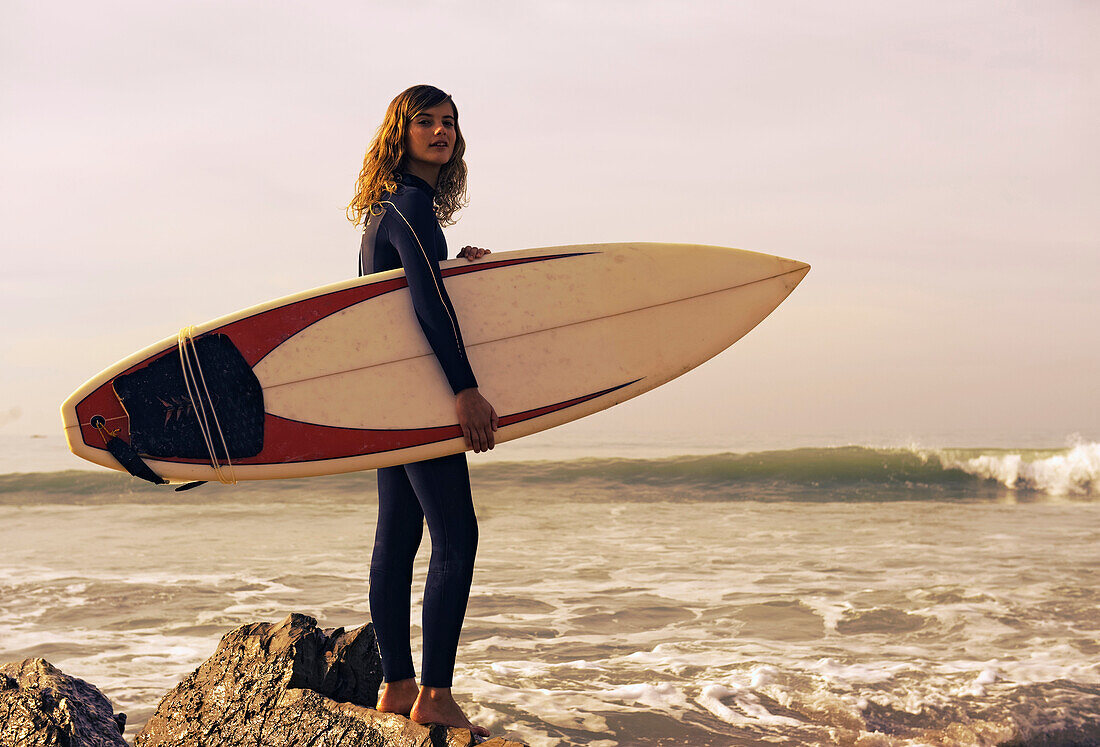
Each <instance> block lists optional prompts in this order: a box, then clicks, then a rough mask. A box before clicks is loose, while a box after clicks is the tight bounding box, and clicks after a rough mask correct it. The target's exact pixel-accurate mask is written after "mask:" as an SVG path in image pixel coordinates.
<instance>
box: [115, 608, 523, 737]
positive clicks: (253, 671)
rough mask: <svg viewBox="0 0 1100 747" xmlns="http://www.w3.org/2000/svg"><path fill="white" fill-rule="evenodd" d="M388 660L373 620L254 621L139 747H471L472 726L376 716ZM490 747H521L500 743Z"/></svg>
mask: <svg viewBox="0 0 1100 747" xmlns="http://www.w3.org/2000/svg"><path fill="white" fill-rule="evenodd" d="M381 682H382V664H381V661H380V660H379V658H378V652H377V649H376V646H375V641H374V628H373V626H371V625H370V624H367V625H364V626H363V627H361V628H357V629H356V630H353V631H350V632H345V631H344V630H343V629H342V628H337V629H336V630H333V631H322V630H320V629H319V628H318V627H317V621H316V620H314V619H313V618H312V617H307V616H305V615H298V614H292V615H290V616H289V617H287V618H286V619H285V620H283V621H282V622H281V623H279V624H278V625H274V624H272V623H254V624H252V625H245V626H242V627H240V628H237V629H236V630H234V631H232V632H230V633H228V634H226V635H225V637H224V638H222V640H221V643H220V644H219V645H218V649H217V650H216V651H215V652H214V655H213V656H211V657H210V658H209V659H208V660H207V661H206V662H205V663H203V664H202V666H200V667H199V668H198V669H196V670H195V671H194V672H192V673H191V675H189V676H188V677H187V678H186V679H185V680H184V681H183V682H181V683H180V684H179V685H177V686H176V687H175V688H173V689H172V691H171V692H169V693H168V694H167V695H166V696H164V698H163V699H162V700H161V702H160V704H159V705H158V706H157V710H156V713H154V714H153V717H152V718H151V719H150V720H149V722H148V723H147V724H146V725H145V728H143V729H142V730H141V732H140V733H139V734H138V735H137V738H136V739H135V741H134V745H135V747H215V746H219V747H220V746H224V747H236V745H245V744H247V745H253V746H255V747H286V746H287V745H311V747H336V746H337V745H340V746H341V747H353V746H356V747H359V746H362V747H368V746H369V747H375V746H377V747H439V746H440V745H447V747H467V745H470V744H472V743H473V740H472V738H471V736H470V732H469V731H468V730H466V729H445V728H443V727H432V728H431V729H429V728H428V727H425V726H421V725H420V724H416V723H413V722H411V721H409V720H408V719H406V718H404V717H402V716H399V715H397V714H390V713H379V712H378V711H375V710H373V706H374V704H375V703H376V702H377V699H378V687H379V685H380V684H381ZM483 744H485V745H487V746H488V747H520V745H519V743H517V742H509V741H507V740H504V739H494V740H490V741H488V742H484V743H483Z"/></svg>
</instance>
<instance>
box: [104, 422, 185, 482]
mask: <svg viewBox="0 0 1100 747" xmlns="http://www.w3.org/2000/svg"><path fill="white" fill-rule="evenodd" d="M92 427H93V428H95V429H96V430H97V431H99V435H101V436H103V441H104V445H105V446H106V447H107V451H109V452H110V453H111V456H113V457H114V458H115V459H117V460H118V463H119V464H121V465H122V467H123V469H125V470H126V471H127V472H129V473H130V474H131V475H133V476H134V477H140V478H141V479H142V480H148V481H149V482H151V483H153V484H154V485H167V484H168V481H167V480H165V479H164V478H163V477H161V476H160V475H158V474H157V473H156V472H154V471H153V470H152V468H151V467H150V466H149V465H148V464H146V463H145V462H144V461H143V460H142V458H141V457H140V456H138V453H137V452H136V451H134V448H133V447H132V446H130V444H128V443H126V442H125V441H123V440H122V439H121V438H119V437H118V436H116V435H115V434H114V433H112V432H111V431H109V430H107V424H106V422H105V421H104V419H103V418H102V417H99V416H96V417H94V418H92ZM116 433H117V431H116Z"/></svg>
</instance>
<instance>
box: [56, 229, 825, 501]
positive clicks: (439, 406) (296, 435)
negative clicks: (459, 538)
mask: <svg viewBox="0 0 1100 747" xmlns="http://www.w3.org/2000/svg"><path fill="white" fill-rule="evenodd" d="M441 268H442V271H443V275H444V278H445V284H446V287H447V292H448V294H449V295H450V298H451V300H452V302H453V304H454V307H455V311H456V313H457V315H458V319H459V323H460V325H461V329H462V336H463V339H464V341H465V344H466V350H467V354H468V357H469V359H470V363H471V365H472V367H473V370H474V373H475V375H476V376H477V378H478V382H479V386H480V390H481V392H482V394H484V395H485V397H486V398H487V399H488V400H489V401H490V402H491V403H492V404H493V405H494V407H495V408H496V411H497V413H498V414H499V415H500V429H499V430H498V431H497V434H496V438H497V441H498V442H505V441H509V440H511V439H514V438H519V437H521V436H526V435H529V434H531V433H535V432H538V431H542V430H545V429H547V428H551V427H553V426H556V425H560V424H562V423H566V422H569V421H572V420H576V419H577V418H580V417H584V416H586V415H590V414H592V413H594V412H597V411H599V410H603V409H605V408H607V407H610V406H612V405H614V404H617V403H619V402H623V401H624V400H627V399H630V398H631V397H635V396H637V395H639V394H641V393H643V392H646V391H648V390H650V389H653V388H654V387H657V386H660V385H661V384H663V383H665V382H667V381H669V380H670V379H673V378H675V377H677V376H679V375H680V374H683V373H684V372H686V371H689V370H691V369H692V368H694V367H696V366H698V365H699V364H701V363H703V362H704V361H706V360H708V359H709V358H711V357H713V356H715V355H717V354H718V353H720V352H721V351H723V350H725V349H726V348H727V347H728V346H730V345H731V344H733V343H734V342H735V341H737V340H738V339H739V338H741V337H742V336H743V335H744V334H745V333H746V332H748V331H749V330H751V329H752V328H753V327H755V326H756V325H757V324H758V323H759V322H760V321H761V320H762V319H764V318H765V317H766V316H767V315H768V314H769V313H771V311H772V310H773V309H774V308H775V307H776V306H778V305H779V303H780V302H782V301H783V299H785V298H786V297H787V295H788V294H790V292H791V291H792V290H793V289H794V288H795V286H796V285H798V283H799V282H800V281H801V280H802V278H803V277H804V276H805V275H806V273H807V272H808V271H809V265H807V264H805V263H803V262H798V261H795V260H790V259H783V258H780V257H773V256H770V255H766V254H758V253H754V252H747V251H742V250H737V249H727V248H722V247H712V246H695V245H683V244H650V243H624V244H592V245H582V246H562V247H550V248H543V249H528V250H523V251H515V252H504V253H494V254H490V255H488V256H486V257H484V258H482V259H480V260H477V261H474V262H468V261H466V260H464V259H459V260H450V261H447V262H443V263H441ZM193 335H194V339H195V340H196V342H197V343H198V347H197V348H196V350H197V351H198V353H199V357H200V361H199V363H200V367H201V372H202V373H203V374H204V375H205V377H206V378H207V379H209V381H208V382H207V383H208V384H209V385H210V386H211V387H213V388H214V389H215V391H212V392H209V393H208V394H205V395H204V394H196V393H195V391H194V390H192V391H191V392H190V394H189V393H188V391H187V390H186V388H181V387H180V386H179V382H178V381H177V379H179V377H180V376H181V374H180V373H178V370H179V369H180V368H181V366H182V361H181V359H180V355H179V352H178V348H177V338H175V337H172V338H168V339H165V340H163V341H161V342H159V343H157V344H155V345H152V346H150V347H148V348H146V349H144V350H142V351H141V352H139V353H136V354H134V355H132V356H130V357H128V358H126V359H124V360H123V361H120V362H119V363H117V364H116V365H114V366H112V367H110V368H109V369H107V370H106V371H104V372H102V373H101V374H99V375H98V376H96V377H94V378H93V379H91V380H90V381H89V382H88V383H86V384H85V385H84V386H82V387H81V388H80V389H78V390H77V391H76V392H75V393H74V394H73V395H72V396H71V397H70V398H69V399H68V400H67V401H66V402H65V404H64V405H63V406H62V417H63V421H64V425H65V432H66V435H67V438H68V441H69V446H70V448H71V449H72V451H73V453H75V454H77V455H78V456H81V457H83V458H85V459H88V460H90V461H92V462H95V463H97V464H101V465H104V466H107V467H112V468H114V469H121V467H120V465H119V464H118V462H117V461H115V458H114V457H113V456H112V455H111V454H110V453H108V452H107V451H106V448H105V441H106V439H105V437H104V433H103V431H104V430H107V431H108V432H111V433H115V435H116V436H117V437H118V438H121V439H124V440H126V441H132V442H133V445H134V447H135V448H136V449H137V450H138V451H139V452H141V453H142V456H143V459H144V461H145V462H146V463H147V464H148V465H149V466H150V467H151V468H152V469H153V470H154V471H155V472H156V473H157V474H159V475H160V476H162V477H164V478H167V479H170V480H209V479H212V478H213V477H214V470H213V468H212V466H211V459H210V457H209V454H208V451H209V450H208V449H207V448H199V447H198V446H196V445H195V444H197V443H198V439H199V437H198V436H197V435H196V434H201V432H202V430H201V429H200V428H199V426H198V425H197V423H198V422H199V418H198V415H199V414H200V411H205V410H206V409H209V410H210V411H211V412H212V413H213V414H215V415H216V416H217V417H218V418H219V420H224V421H225V422H222V423H220V427H221V429H222V431H224V436H225V438H226V441H227V443H228V448H229V451H230V452H231V453H230V455H229V456H230V458H229V459H226V458H225V454H224V453H223V448H222V447H221V445H220V444H221V442H220V441H218V440H217V438H214V441H215V444H216V446H217V448H215V452H216V453H215V456H216V457H218V459H219V462H220V463H221V464H226V462H232V474H233V477H234V478H235V479H238V480H261V479H274V478H285V477H305V476H310V475H321V474H332V473H337V472H350V471H354V470H362V469H373V468H377V467H382V466H388V465H393V464H404V463H407V462H410V461H417V460H421V459H428V458H433V457H438V456H443V455H445V454H451V453H457V452H460V451H462V450H464V449H465V443H464V441H463V439H462V438H461V433H460V431H459V429H458V426H457V421H456V417H455V410H454V395H453V394H452V392H451V390H450V388H449V387H448V385H447V381H446V379H445V378H444V376H443V372H442V370H441V368H440V366H439V363H438V361H437V360H436V358H435V356H434V355H433V353H432V351H431V349H430V348H429V347H428V344H427V341H426V339H425V337H424V335H423V333H422V331H421V329H420V326H419V323H418V322H417V319H416V316H415V314H414V312H413V308H412V303H411V300H410V296H409V293H408V288H407V285H406V283H405V279H404V273H403V272H402V271H400V270H394V271H390V272H382V273H377V274H375V275H369V276H366V277H363V278H359V279H356V280H349V281H345V282H341V283H335V284H333V285H328V286H325V287H322V288H317V289H314V290H310V291H306V292H304V293H299V294H296V295H294V296H289V297H286V298H281V299H278V300H275V301H271V302H269V303H265V304H261V305H259V306H255V307H253V308H250V309H246V310H244V311H240V312H237V313H235V314H230V315H228V316H226V317H222V318H220V319H216V320H214V321H211V322H207V323H206V324H202V325H199V326H198V327H196V328H195V329H194V332H193ZM203 356H208V360H204V359H202V357H203ZM219 372H220V373H219ZM219 376H220V378H219ZM196 381H197V380H196ZM210 381H213V382H214V383H213V384H210ZM218 387H221V388H220V389H218ZM257 387H258V389H257ZM199 400H201V401H199ZM97 416H98V418H97ZM162 418H163V421H162ZM93 421H96V422H97V424H98V425H100V427H99V428H96V427H94V425H93ZM207 430H208V431H213V430H214V429H213V426H210V427H209V428H208V429H207ZM235 440H236V441H237V443H236V444H235V443H234V441H235ZM186 443H189V444H190V445H189V446H187V445H181V446H179V447H178V448H177V446H176V445H175V444H186ZM196 449H197V451H196ZM223 472H224V470H223Z"/></svg>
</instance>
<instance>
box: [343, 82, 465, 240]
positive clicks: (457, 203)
mask: <svg viewBox="0 0 1100 747" xmlns="http://www.w3.org/2000/svg"><path fill="white" fill-rule="evenodd" d="M445 102H449V103H450V104H451V106H452V107H453V108H454V112H455V147H454V151H453V152H452V153H451V159H450V160H449V161H447V163H445V164H444V165H443V168H441V169H440V170H439V183H438V184H437V185H436V190H435V214H436V216H437V217H438V218H439V222H440V223H442V224H443V225H445V226H449V225H450V224H452V223H454V222H455V219H454V214H455V213H456V212H458V211H459V210H460V209H462V208H463V207H465V206H466V162H465V161H464V160H462V156H463V155H464V154H465V153H466V140H465V139H464V138H463V137H462V130H461V129H460V128H459V126H458V107H456V106H455V105H454V101H452V100H451V97H450V95H448V94H446V93H444V92H443V91H441V90H439V89H438V88H436V87H435V86H425V85H419V86H413V87H412V88H408V89H406V90H404V91H402V92H401V93H399V94H397V96H396V97H395V98H394V100H393V101H391V102H390V105H389V108H387V109H386V118H385V119H384V120H383V121H382V126H381V127H379V128H378V131H377V132H376V133H374V139H373V140H371V144H370V146H369V147H368V148H367V154H366V156H364V157H363V170H362V171H360V172H359V181H357V182H356V183H355V197H354V198H353V199H352V201H351V202H350V203H348V208H347V216H348V220H350V221H351V222H352V223H354V224H356V225H358V224H359V223H361V222H363V221H364V220H365V218H364V216H365V217H366V219H369V216H371V215H374V214H376V213H375V207H376V206H377V205H378V204H379V202H381V200H382V194H383V193H384V192H393V191H395V190H396V189H397V179H398V175H399V174H400V173H401V170H402V169H403V168H404V166H405V135H406V134H407V133H408V131H409V122H410V121H411V120H412V119H413V118H414V117H416V115H417V114H420V113H421V112H422V111H424V110H425V109H431V108H432V107H433V106H438V105H440V104H442V103H445Z"/></svg>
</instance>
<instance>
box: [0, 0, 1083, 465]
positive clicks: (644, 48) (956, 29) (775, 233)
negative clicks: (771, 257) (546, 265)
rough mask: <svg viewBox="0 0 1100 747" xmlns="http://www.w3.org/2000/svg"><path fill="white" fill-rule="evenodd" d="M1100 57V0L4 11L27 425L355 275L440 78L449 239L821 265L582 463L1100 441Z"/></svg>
mask: <svg viewBox="0 0 1100 747" xmlns="http://www.w3.org/2000/svg"><path fill="white" fill-rule="evenodd" d="M1097 38H1100V5H1097V4H1096V3H1093V2H1087V1H1084V0H1082V1H1080V2H1073V1H1068V0H1053V1H1052V2H1046V3H1022V2H993V1H992V0H990V1H977V2H971V1H968V0H963V1H958V0H954V1H951V2H946V1H944V2H940V1H933V2H927V1H922V2H890V3H883V2H881V1H880V0H866V1H863V0H839V1H836V2H773V1H770V0H769V1H767V2H764V1H760V2H728V1H718V0H715V1H711V0H699V1H698V2H648V1H646V0H633V1H629V2H628V1H619V0H613V1H594V0H584V1H582V0H542V1H540V2H523V1H522V0H500V1H491V2H471V1H468V2H461V3H460V2H451V1H440V2H427V1H424V0H411V1H410V2H387V3H375V2H363V1H362V0H359V1H357V2H323V1H322V2H312V3H304V2H301V3H298V2H269V1H264V2H259V1H255V2H252V1H240V2H234V1H232V0H229V1H227V2H202V1H199V0H188V1H186V2H182V1H179V0H160V1H159V2H156V3H148V2H144V1H140V0H134V1H130V0H125V1H116V2H82V3H77V2H72V1H68V2H58V3H41V2H33V1H30V0H0V174H2V176H0V251H2V252H3V262H4V271H3V273H2V274H0V318H2V319H3V322H2V325H3V326H2V328H0V330H2V331H0V434H7V435H18V434H34V433H50V434H56V433H59V432H60V418H59V416H58V414H57V411H58V406H59V405H60V403H61V402H62V401H63V400H64V399H65V397H67V396H68V395H69V394H70V393H71V392H72V391H73V390H75V389H76V388H77V387H78V386H79V385H80V384H82V383H83V382H84V381H85V380H86V379H88V378H90V377H91V376H92V375H94V374H95V373H96V372H98V371H100V370H101V369H103V368H106V367H107V366H108V365H110V364H111V363H113V362H115V361H116V360H119V359H121V358H124V357H126V356H128V355H129V354H130V353H132V352H135V351H136V350H138V349H140V348H142V347H144V346H145V345H147V344H150V343H152V342H154V341H156V340H159V339H162V338H164V337H168V336H171V335H174V334H175V333H176V332H177V331H178V329H179V328H180V327H182V326H185V325H188V324H195V323H200V322H202V321H205V320H207V319H210V318H213V317H216V316H220V315H222V314H226V313H229V312H231V311H234V310H236V309H239V308H243V307H246V306H248V305H251V304H254V303H258V302H261V301H265V300H268V299H271V298H276V297H279V296H283V295H286V294H289V293H292V292H296V291H300V290H304V289H306V288H309V287H313V286H318V285H323V284H327V283H330V282H335V281H338V280H342V279H345V278H348V277H351V276H354V275H355V273H356V263H357V251H358V231H357V230H356V228H355V227H354V226H352V225H351V224H350V223H349V222H348V221H347V220H346V219H345V218H344V206H345V205H346V204H347V202H348V200H349V199H350V198H351V195H352V191H353V186H354V182H355V179H356V176H357V174H358V171H359V168H360V165H361V162H362V157H363V152H364V150H365V147H366V145H367V143H368V141H369V139H370V137H371V135H372V134H373V132H374V130H375V128H376V127H377V126H378V124H379V123H380V122H381V119H382V115H383V113H384V111H385V107H386V105H387V104H388V102H389V101H390V99H391V98H392V97H393V96H394V95H395V94H396V93H398V92H399V91H401V90H403V89H404V88H406V87H407V86H409V85H412V84H415V83H432V84H434V85H437V86H439V87H441V88H443V89H444V90H446V91H448V92H449V93H451V94H452V95H453V96H454V99H455V102H456V104H457V106H458V110H459V114H460V122H461V125H462V128H463V131H464V134H465V136H466V139H467V153H466V159H467V163H468V165H469V169H470V178H469V198H470V204H469V207H467V208H466V209H465V210H464V211H463V212H462V213H460V220H459V222H458V223H457V224H456V225H455V226H453V227H451V228H448V229H447V237H448V242H449V244H450V246H451V247H452V253H453V252H454V250H456V249H457V248H459V247H461V246H463V245H465V244H473V245H477V246H483V247H488V248H490V249H492V250H493V251H498V252H499V251H506V250H509V249H522V248H529V247H537V246H553V245H562V244H578V243H594V242H610V241H668V242H683V243H702V244H717V245H722V246H733V247H740V248H744V249H751V250H755V251H761V252H766V253H769V254H778V255H782V256H787V257H792V258H796V259H799V260H803V261H806V262H809V263H810V264H811V265H812V266H813V269H812V270H811V272H810V274H809V275H808V276H807V278H806V279H805V280H804V281H803V283H802V285H801V286H800V287H799V288H798V289H797V290H796V291H795V292H794V294H793V295H792V296H791V297H790V298H789V299H788V300H787V301H786V302H784V304H783V305H781V306H780V307H779V309H777V310H776V312H774V313H773V315H772V316H771V317H770V318H768V319H767V320H765V321H764V322H763V323H762V324H761V325H760V326H759V327H758V328H757V329H756V330H754V331H753V332H751V333H750V334H749V335H748V336H747V337H746V338H745V339H743V340H742V341H741V342H739V343H737V345H735V346H734V347H733V348H731V349H730V350H728V351H726V352H725V353H723V354H722V355H720V356H719V357H718V358H716V359H714V360H712V361H711V362H709V363H707V364H705V365H704V366H702V367H700V368H699V369H697V370H696V371H693V372H691V373H689V374H687V375H685V376H684V377H682V378H681V379H678V380H676V381H674V382H672V383H670V384H667V385H665V386H664V387H661V388H660V389H658V390H656V391H654V392H651V393H649V394H647V395H644V396H642V397H640V398H638V399H637V400H633V401H631V402H629V403H626V404H623V405H620V406H618V407H616V408H614V409H612V410H610V411H608V412H606V413H602V414H600V415H597V416H593V417H591V418H588V419H586V420H584V421H580V422H579V423H578V424H576V425H575V426H570V427H571V428H572V430H571V431H569V433H572V434H575V437H576V438H577V439H578V440H579V441H581V442H583V441H584V440H585V439H589V440H598V439H600V438H614V437H616V436H617V435H618V436H625V435H628V434H638V433H644V434H647V435H652V436H653V437H656V438H668V439H677V438H684V439H687V438H690V437H693V436H698V435H700V434H704V435H706V434H711V435H713V436H714V437H715V438H728V439H730V442H731V443H733V442H735V441H737V439H741V440H743V441H744V440H746V439H747V440H748V441H751V439H752V438H760V439H765V440H769V442H770V443H780V442H783V441H784V439H787V440H789V441H790V442H791V443H796V442H797V443H813V442H820V443H825V442H829V443H833V442H838V441H840V442H847V441H852V442H867V441H878V442H883V441H888V442H889V441H893V442H909V441H918V442H924V443H930V444H932V443H933V442H940V443H938V444H936V445H993V444H997V443H1004V444H1005V445H1011V444H1015V445H1020V446H1023V445H1036V446H1037V445H1052V444H1056V443H1057V442H1061V441H1065V439H1067V438H1071V437H1073V436H1074V434H1077V435H1079V436H1080V437H1082V438H1084V439H1087V440H1100V300H1098V299H1100V294H1098V291H1100V138H1098V137H1097V133H1098V132H1100V51H1098V50H1100V47H1098V46H1097V45H1096V43H1095V40H1096V39H1097ZM948 442H949V443H948Z"/></svg>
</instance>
